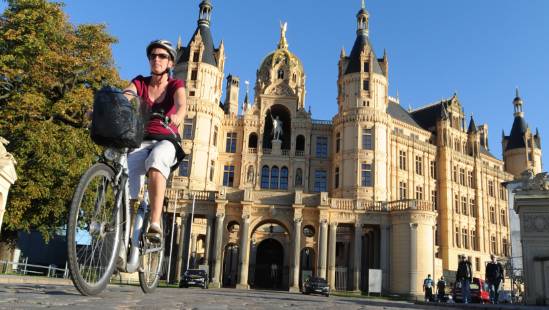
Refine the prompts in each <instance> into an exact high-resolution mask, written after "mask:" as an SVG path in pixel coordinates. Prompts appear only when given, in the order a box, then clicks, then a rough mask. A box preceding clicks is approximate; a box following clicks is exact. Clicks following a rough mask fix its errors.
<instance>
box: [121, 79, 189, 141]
mask: <svg viewBox="0 0 549 310" xmlns="http://www.w3.org/2000/svg"><path fill="white" fill-rule="evenodd" d="M132 83H133V84H134V85H135V88H136V89H137V95H138V96H139V97H141V99H142V100H143V102H144V103H146V104H147V107H148V110H149V111H152V112H160V110H162V111H164V114H165V115H166V116H168V117H171V116H172V115H173V114H175V112H176V111H177V107H176V106H175V102H174V100H173V95H174V94H175V91H176V90H178V89H179V88H182V87H185V82H183V81H182V80H178V79H172V78H169V79H168V86H167V87H166V95H165V96H164V100H162V101H161V102H158V101H154V102H153V101H151V99H150V98H149V87H148V86H149V85H150V83H151V77H150V76H147V77H143V76H141V75H138V76H137V77H135V78H134V79H133V80H132ZM169 126H170V128H171V129H172V130H173V132H175V133H176V134H178V130H177V127H176V126H175V125H174V124H171V123H170V125H169ZM145 133H148V134H154V135H171V134H172V133H171V132H170V131H169V130H168V129H167V128H164V126H163V125H162V123H161V122H160V121H159V120H158V119H151V120H149V121H148V122H147V124H145Z"/></svg>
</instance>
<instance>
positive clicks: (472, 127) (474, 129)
mask: <svg viewBox="0 0 549 310" xmlns="http://www.w3.org/2000/svg"><path fill="white" fill-rule="evenodd" d="M474 132H477V125H475V120H474V119H473V117H472V116H471V120H470V121H469V128H468V129H467V133H474Z"/></svg>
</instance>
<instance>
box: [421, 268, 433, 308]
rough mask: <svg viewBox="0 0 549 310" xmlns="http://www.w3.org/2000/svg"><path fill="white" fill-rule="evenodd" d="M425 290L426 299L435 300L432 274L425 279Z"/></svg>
mask: <svg viewBox="0 0 549 310" xmlns="http://www.w3.org/2000/svg"><path fill="white" fill-rule="evenodd" d="M423 291H424V292H425V301H426V302H427V301H433V279H431V275H430V274H429V275H427V278H426V279H425V280H423Z"/></svg>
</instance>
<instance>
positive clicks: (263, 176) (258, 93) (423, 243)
mask: <svg viewBox="0 0 549 310" xmlns="http://www.w3.org/2000/svg"><path fill="white" fill-rule="evenodd" d="M212 9H213V6H212V4H211V3H210V1H208V0H204V1H202V2H201V4H200V14H199V21H198V27H197V30H196V32H195V33H194V35H193V36H192V38H191V40H190V42H189V44H188V45H187V46H183V45H182V44H181V43H179V44H178V60H177V65H176V69H175V72H176V77H178V78H181V79H183V80H186V81H187V86H188V88H187V91H188V114H187V119H186V120H185V125H184V127H183V128H182V132H181V133H182V137H183V138H184V142H183V146H184V149H185V152H186V153H187V154H189V155H188V157H187V159H186V160H185V161H184V162H183V163H182V164H181V166H180V167H179V171H178V172H177V173H176V174H175V175H174V177H173V179H172V180H170V181H171V182H170V188H169V189H168V193H167V195H168V198H169V199H170V205H171V207H170V208H171V209H170V210H171V211H170V214H171V213H172V212H173V211H174V209H173V207H174V206H175V207H176V208H177V210H175V211H176V214H177V215H178V216H177V222H178V225H176V229H177V231H176V232H175V233H174V236H177V238H176V239H175V238H174V243H175V244H177V245H178V246H177V251H174V254H172V258H174V259H173V261H174V264H175V268H173V269H172V270H176V271H175V277H176V278H179V276H180V272H181V271H182V269H184V268H185V264H186V257H187V256H188V255H189V250H188V248H187V247H186V245H187V246H188V242H192V244H197V243H196V242H193V238H194V237H192V236H193V234H195V233H196V232H197V231H198V229H199V228H198V227H199V226H200V227H202V228H200V230H202V231H203V232H204V235H201V234H199V236H201V238H202V237H203V238H204V242H203V243H202V244H203V246H204V250H196V249H195V247H193V249H192V250H191V252H200V251H201V253H204V254H203V256H202V257H204V259H203V262H202V263H201V264H202V265H204V266H205V267H206V268H208V269H209V270H210V276H211V278H212V283H213V285H214V286H229V287H230V286H233V287H240V288H249V287H252V288H253V287H255V288H277V289H285V290H286V289H289V290H298V289H299V287H300V286H301V284H302V281H303V279H305V278H306V277H307V276H310V275H315V276H320V277H324V278H327V279H328V282H329V284H330V286H331V287H332V288H334V289H338V290H350V291H358V290H362V291H367V290H368V280H369V279H368V270H369V269H381V271H382V288H383V291H385V292H392V293H398V294H403V295H410V296H414V295H421V294H422V283H423V279H424V278H425V277H426V276H427V274H431V275H433V276H434V277H435V278H437V277H440V276H441V275H442V274H443V273H444V274H445V275H446V276H449V277H450V279H451V278H452V276H453V273H454V272H455V270H456V269H457V258H458V255H459V254H465V255H467V256H469V257H470V259H471V261H472V264H473V268H474V269H473V271H474V272H475V275H476V276H477V275H478V277H483V272H484V263H485V262H486V261H488V260H489V255H490V254H491V253H495V254H497V255H500V256H507V255H508V248H509V246H510V244H509V242H510V237H509V234H510V232H509V223H508V214H507V212H508V207H507V205H508V202H507V197H508V196H507V192H506V189H505V188H504V187H503V186H502V185H501V183H502V182H505V181H508V180H511V179H512V178H513V175H512V174H510V173H509V172H507V171H506V170H505V167H506V166H505V163H504V162H503V161H501V160H498V159H497V158H495V157H494V156H493V155H492V154H491V153H490V151H489V147H488V139H487V136H488V126H487V125H485V124H483V125H481V126H476V125H475V122H474V120H473V119H472V117H471V119H470V121H469V126H468V127H466V126H465V119H466V117H465V113H464V111H463V108H462V105H461V103H460V101H459V99H458V97H457V95H453V96H452V97H450V98H448V99H444V100H441V101H439V102H436V103H433V104H430V105H426V106H424V107H422V108H418V109H416V110H406V109H404V108H402V106H401V104H400V102H399V99H398V98H393V97H390V96H389V95H388V85H389V73H388V71H389V70H388V69H389V60H388V56H387V54H384V55H383V57H381V58H377V57H376V55H375V52H374V50H373V48H372V47H371V45H370V42H369V25H368V19H369V14H368V12H367V11H366V9H365V8H364V7H363V8H362V9H360V11H359V12H358V14H357V16H356V18H357V38H356V41H355V43H354V46H353V48H352V50H351V52H350V54H349V55H347V53H346V51H345V50H342V52H341V55H340V58H339V64H338V68H339V73H338V77H337V85H338V94H337V102H336V103H337V105H338V113H337V114H336V115H335V116H334V117H333V119H332V120H315V119H312V118H311V114H310V112H308V111H306V110H305V104H304V103H305V95H306V84H305V79H306V76H305V68H304V67H303V65H302V63H301V61H300V59H299V58H298V57H297V56H296V55H295V54H293V53H292V52H291V51H290V50H289V47H288V42H287V40H286V36H285V33H286V31H287V25H286V24H284V25H281V35H280V40H279V42H278V45H277V48H276V50H275V51H274V52H272V53H270V54H268V55H267V56H266V57H265V58H264V59H263V60H262V61H261V62H260V65H259V69H258V70H257V77H256V81H255V86H254V87H253V91H254V92H255V96H254V100H253V103H252V102H250V101H249V93H248V90H247V89H246V94H245V97H244V102H243V104H242V113H241V114H239V113H238V106H239V102H238V98H239V87H240V84H241V83H240V82H241V81H240V80H239V79H238V77H235V76H232V75H229V77H228V78H227V84H226V86H227V87H226V93H227V94H226V99H225V101H224V104H220V102H221V97H222V93H221V92H222V77H223V75H224V72H223V67H224V61H225V58H224V57H225V56H224V55H225V54H224V53H225V51H224V46H223V43H221V44H220V46H219V47H218V48H215V47H214V43H213V40H212V35H211V31H210V18H211V12H212ZM334 78H336V77H334ZM279 128H280V129H281V132H278V133H279V134H280V137H279V139H275V135H274V134H275V133H276V132H277V130H278V129H279ZM540 156H541V154H540ZM511 166H512V164H511ZM517 169H518V168H517ZM193 195H194V197H195V198H196V205H195V214H194V216H195V219H196V220H195V221H193V222H194V223H193V224H192V225H191V223H190V219H189V218H190V213H191V204H192V203H191V201H192V197H193ZM198 221H200V223H199V222H198ZM189 227H190V228H191V229H189ZM204 227H206V228H204Z"/></svg>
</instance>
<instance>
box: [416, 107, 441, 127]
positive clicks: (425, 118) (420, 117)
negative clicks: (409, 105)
mask: <svg viewBox="0 0 549 310" xmlns="http://www.w3.org/2000/svg"><path fill="white" fill-rule="evenodd" d="M442 110H443V107H442V102H438V103H435V104H432V105H429V106H426V107H423V108H419V109H417V110H415V111H412V112H411V113H410V115H411V116H412V118H413V119H414V120H415V121H416V122H417V123H418V124H419V125H420V126H421V127H423V128H424V129H425V130H432V129H433V128H434V127H435V126H436V124H437V120H439V119H440V117H441V114H442Z"/></svg>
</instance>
